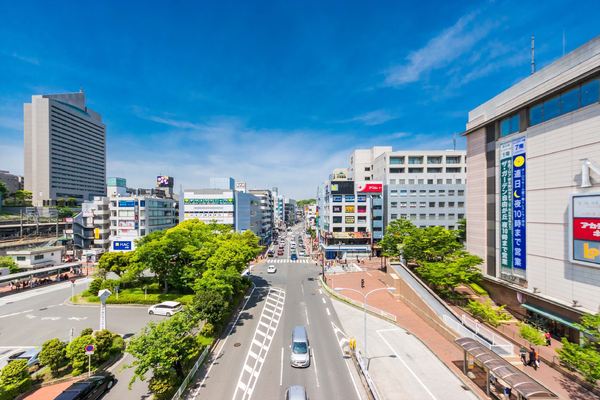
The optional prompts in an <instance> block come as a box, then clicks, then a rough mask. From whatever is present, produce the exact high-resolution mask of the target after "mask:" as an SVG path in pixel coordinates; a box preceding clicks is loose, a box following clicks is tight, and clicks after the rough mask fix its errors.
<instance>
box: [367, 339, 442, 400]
mask: <svg viewBox="0 0 600 400" xmlns="http://www.w3.org/2000/svg"><path fill="white" fill-rule="evenodd" d="M377 334H378V335H379V337H380V338H381V340H383V342H384V343H385V344H386V345H387V347H389V348H390V350H391V351H392V353H394V355H395V356H396V358H397V359H398V360H400V362H401V363H402V364H403V365H404V366H405V367H406V369H407V370H408V372H410V374H411V375H412V376H413V378H415V380H416V381H417V382H419V384H420V385H421V386H422V387H423V389H425V391H426V392H427V394H429V396H431V398H432V399H433V400H437V397H435V396H434V395H433V393H431V391H430V390H429V389H428V388H427V386H426V385H425V384H424V383H423V381H422V380H421V379H420V378H419V377H418V376H417V374H416V373H415V371H413V370H412V369H411V368H410V367H409V366H408V364H406V362H405V361H404V360H403V359H402V357H400V354H398V352H396V350H395V349H394V348H393V347H392V346H391V345H390V343H389V342H388V341H387V340H386V339H385V338H384V337H383V335H382V334H381V333H380V332H379V331H377Z"/></svg>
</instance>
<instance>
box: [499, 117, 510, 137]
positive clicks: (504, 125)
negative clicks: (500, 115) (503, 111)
mask: <svg viewBox="0 0 600 400" xmlns="http://www.w3.org/2000/svg"><path fill="white" fill-rule="evenodd" d="M511 133H512V132H511V131H510V119H509V118H504V119H503V120H502V121H500V136H507V135H510V134H511Z"/></svg>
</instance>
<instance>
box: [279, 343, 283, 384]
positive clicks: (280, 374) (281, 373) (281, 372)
mask: <svg viewBox="0 0 600 400" xmlns="http://www.w3.org/2000/svg"><path fill="white" fill-rule="evenodd" d="M279 386H283V347H282V348H281V369H280V370H279Z"/></svg>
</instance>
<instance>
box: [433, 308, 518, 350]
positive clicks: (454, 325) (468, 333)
mask: <svg viewBox="0 0 600 400" xmlns="http://www.w3.org/2000/svg"><path fill="white" fill-rule="evenodd" d="M463 316H464V315H463ZM443 320H444V323H445V324H446V326H448V327H449V328H450V329H452V330H453V331H454V332H456V333H457V334H458V335H460V336H461V337H468V338H471V339H473V340H477V341H478V342H479V343H481V344H482V345H484V346H485V347H487V348H488V349H490V350H492V351H493V352H494V353H496V354H498V355H500V356H503V357H509V356H512V355H513V354H514V352H513V349H514V347H513V345H512V344H510V343H508V342H507V341H505V340H504V339H502V338H499V337H498V335H493V336H487V333H486V334H484V333H475V331H474V330H472V329H470V328H468V327H467V326H466V325H463V324H462V323H460V322H458V321H456V320H455V319H453V318H450V317H449V316H447V315H444V316H443ZM479 325H481V324H479ZM486 330H487V329H486ZM492 338H494V339H492ZM498 339H500V342H501V344H499V343H498V342H496V341H494V340H498Z"/></svg>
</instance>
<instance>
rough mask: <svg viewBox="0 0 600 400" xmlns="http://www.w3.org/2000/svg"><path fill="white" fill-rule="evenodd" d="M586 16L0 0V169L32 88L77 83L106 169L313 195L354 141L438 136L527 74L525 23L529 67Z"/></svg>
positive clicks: (572, 36) (406, 142) (497, 7)
mask: <svg viewBox="0 0 600 400" xmlns="http://www.w3.org/2000/svg"><path fill="white" fill-rule="evenodd" d="M217 3H218V4H217ZM8 4H10V5H8ZM598 15H600V2H597V1H589V2H584V1H552V0H548V1H544V2H534V1H493V2H471V1H469V2H449V1H439V2H431V1H421V2H406V3H404V4H403V3H401V2H398V1H390V2H385V1H380V2H364V1H311V0H307V1H294V2H292V1H233V2H226V1H220V2H212V3H209V2H200V1H169V2H166V1H153V0H149V1H143V2H142V1H127V2H117V1H102V2H97V1H96V2H75V1H56V2H49V1H39V2H35V1H20V2H10V3H8V2H4V3H3V4H2V5H0V169H8V170H11V171H14V172H17V173H22V172H23V155H22V152H23V151H22V148H23V132H22V129H23V128H22V126H23V122H22V119H23V117H22V104H23V103H24V102H26V101H29V100H30V98H31V95H33V94H45V93H57V92H71V91H77V90H79V88H80V87H83V88H84V89H85V92H86V95H87V98H88V105H89V107H90V108H92V109H94V110H96V111H98V112H99V113H100V114H102V116H103V119H104V122H105V123H106V125H107V144H108V152H107V153H108V174H109V176H121V177H124V178H127V180H128V183H129V184H130V185H131V186H138V187H142V186H147V187H148V186H153V184H154V180H155V177H156V175H159V174H170V175H173V176H175V182H176V185H177V186H179V184H183V185H184V187H190V188H192V187H194V188H199V187H203V186H205V185H207V183H208V178H209V177H210V176H233V177H234V178H236V179H237V180H243V181H247V182H248V185H249V186H250V187H257V188H261V187H272V186H278V187H279V188H280V189H281V190H282V191H283V192H284V193H285V194H288V195H291V196H293V197H296V198H304V197H309V196H310V197H314V193H315V191H316V186H317V184H318V183H319V182H321V181H323V180H325V179H326V178H327V175H328V173H329V172H330V171H331V170H332V169H333V168H335V167H339V166H346V165H347V163H348V158H349V153H350V151H351V150H352V149H354V148H357V147H370V146H373V145H391V146H393V147H394V148H395V149H447V148H451V147H452V135H453V134H454V133H460V132H462V131H463V130H464V127H465V123H466V120H467V113H468V111H469V110H471V109H472V108H474V107H476V106H477V105H479V104H481V103H482V102H484V101H486V100H488V99H489V98H491V97H493V96H494V95H496V94H498V93H499V92H500V91H502V90H504V89H506V88H507V87H509V86H510V85H512V84H513V83H515V82H517V81H519V80H520V79H522V78H524V77H526V76H527V75H528V74H529V68H530V67H529V57H530V55H529V46H530V36H531V34H532V33H534V34H535V36H536V61H537V64H538V67H540V68H541V67H543V66H544V65H547V64H548V63H550V62H552V61H554V60H555V59H556V58H558V57H560V56H561V55H562V53H563V32H564V35H565V38H566V51H567V52H568V51H570V50H573V49H574V48H576V47H578V46H580V45H582V44H583V43H585V42H587V41H588V40H590V39H592V38H594V37H595V36H597V35H598V34H599V33H600V32H599V29H598V22H597V18H596V16H598ZM464 146H465V142H464V139H462V138H459V140H458V147H459V148H464Z"/></svg>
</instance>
